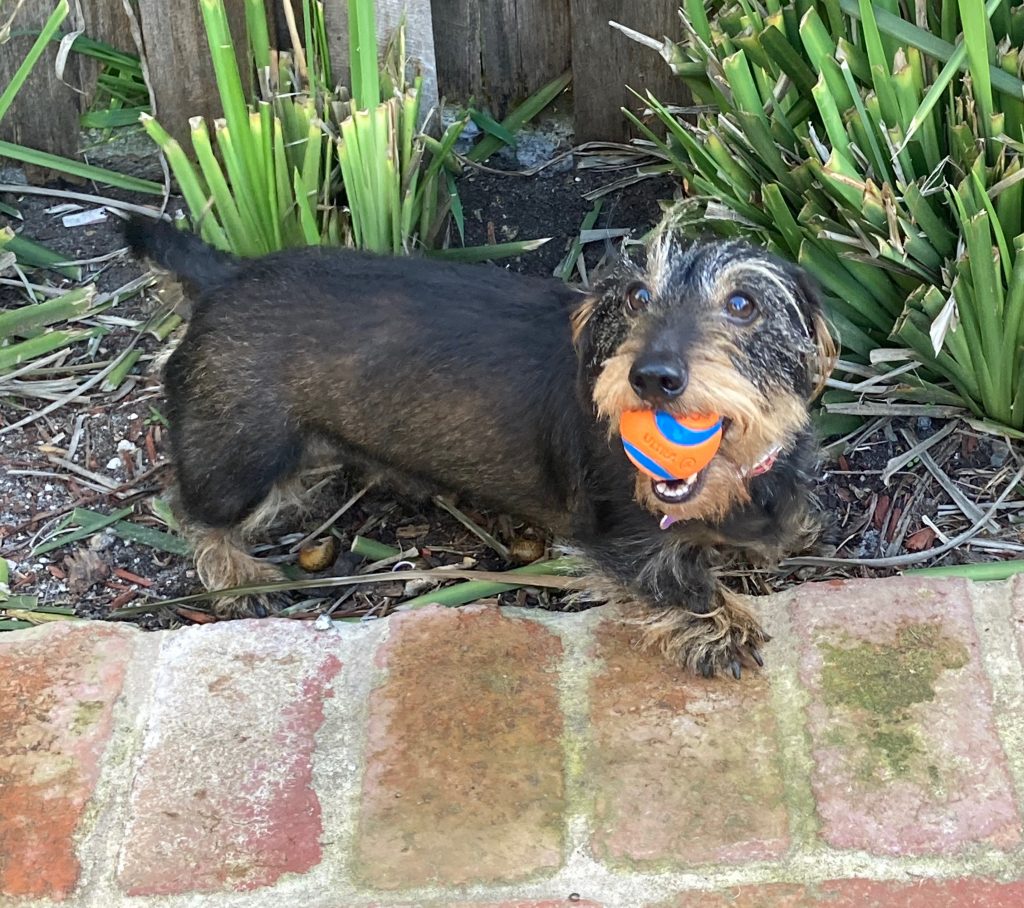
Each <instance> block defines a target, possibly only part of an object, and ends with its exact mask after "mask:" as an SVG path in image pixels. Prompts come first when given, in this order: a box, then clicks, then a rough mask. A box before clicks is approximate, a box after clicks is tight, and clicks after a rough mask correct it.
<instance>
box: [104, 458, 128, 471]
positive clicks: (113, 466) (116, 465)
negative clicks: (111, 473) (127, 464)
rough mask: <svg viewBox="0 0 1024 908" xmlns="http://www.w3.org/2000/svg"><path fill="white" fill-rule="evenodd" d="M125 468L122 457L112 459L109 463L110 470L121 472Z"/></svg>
mask: <svg viewBox="0 0 1024 908" xmlns="http://www.w3.org/2000/svg"><path fill="white" fill-rule="evenodd" d="M123 466H124V463H122V461H121V458H120V457H111V458H110V460H108V461H107V469H108V470H120V469H121V467H123Z"/></svg>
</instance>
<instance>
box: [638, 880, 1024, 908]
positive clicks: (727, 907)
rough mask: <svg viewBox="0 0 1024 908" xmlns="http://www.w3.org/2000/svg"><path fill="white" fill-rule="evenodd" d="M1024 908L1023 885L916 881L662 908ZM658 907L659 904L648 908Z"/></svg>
mask: <svg viewBox="0 0 1024 908" xmlns="http://www.w3.org/2000/svg"><path fill="white" fill-rule="evenodd" d="M820 905H827V906H828V908H1020V906H1021V905H1024V883H1020V882H1017V883H997V882H994V881H992V880H983V879H971V878H965V879H956V880H924V881H921V882H914V883H897V882H880V881H875V880H828V881H826V882H824V883H809V884H807V885H800V884H796V883H767V884H765V885H760V886H739V887H736V888H732V889H725V890H720V891H718V892H686V893H682V894H680V895H679V896H677V897H676V898H675V899H673V900H670V901H668V902H662V903H660V904H659V905H658V906H657V908H817V906H820ZM648 908H655V906H653V905H652V906H648Z"/></svg>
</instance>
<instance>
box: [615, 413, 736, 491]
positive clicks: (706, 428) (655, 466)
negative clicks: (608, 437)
mask: <svg viewBox="0 0 1024 908" xmlns="http://www.w3.org/2000/svg"><path fill="white" fill-rule="evenodd" d="M673 423H675V424H676V425H675V426H674V425H673ZM676 426H678V427H679V428H678V429H677V428H676ZM666 430H668V431H666ZM619 434H620V435H621V436H622V443H623V446H624V447H625V449H626V456H627V457H628V458H629V459H630V460H631V461H632V462H633V465H634V466H635V467H636V468H637V469H638V470H640V471H642V472H643V473H646V474H647V475H648V476H650V477H652V478H654V479H688V478H689V477H691V476H693V475H694V474H695V473H698V472H700V471H701V470H703V469H704V467H706V466H707V465H708V464H709V463H711V459H712V458H713V457H714V456H715V454H717V453H718V448H719V445H721V443H722V425H721V418H720V417H719V416H718V415H716V414H704V413H699V414H698V413H692V414H686V415H683V416H680V415H677V414H668V413H660V414H659V413H658V411H656V410H627V411H626V412H625V413H623V414H622V418H621V420H620V422H619ZM673 436H674V437H673Z"/></svg>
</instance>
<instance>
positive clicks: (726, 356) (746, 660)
mask: <svg viewBox="0 0 1024 908" xmlns="http://www.w3.org/2000/svg"><path fill="white" fill-rule="evenodd" d="M126 231H127V240H128V242H129V245H130V247H131V249H132V250H133V251H134V253H135V254H136V255H137V256H139V257H142V258H145V259H148V260H149V261H150V262H152V263H155V265H156V266H158V267H159V268H162V269H165V270H167V271H170V272H171V273H172V274H174V275H175V276H176V278H177V280H178V281H179V282H180V283H181V285H182V287H183V289H184V291H185V293H186V294H187V296H188V297H189V299H190V300H191V302H192V313H191V320H190V322H189V324H188V327H187V331H186V333H185V335H184V338H183V339H182V341H181V343H180V344H179V346H178V347H177V349H176V350H175V351H174V352H173V354H172V355H171V357H170V359H169V360H168V363H167V367H166V370H165V385H166V394H167V401H168V411H167V415H168V419H169V423H170V443H171V454H172V457H173V460H174V462H175V464H176V469H177V502H178V504H177V507H178V509H179V510H180V513H181V516H182V522H183V525H184V526H185V527H186V528H187V530H188V533H189V535H190V538H191V539H192V540H193V542H194V546H195V554H196V565H197V573H198V575H199V577H200V579H201V580H202V582H203V583H204V585H205V586H206V587H207V588H209V589H224V588H231V587H236V586H242V585H245V584H247V583H252V582H261V581H267V580H280V579H281V576H280V574H279V573H278V571H277V570H276V569H275V568H273V567H272V566H270V565H268V564H266V563H264V562H262V561H260V560H258V559H256V558H254V557H252V556H251V555H249V554H248V553H247V551H246V549H245V545H244V544H245V540H246V538H247V536H248V535H249V534H251V533H252V532H253V531H254V528H256V527H257V526H258V525H259V524H260V523H261V522H263V521H264V520H265V518H266V515H267V514H268V513H269V512H272V511H273V505H274V503H275V502H276V500H277V498H278V496H279V493H280V491H281V489H282V488H283V487H284V486H285V484H286V483H287V482H288V481H289V480H291V479H292V478H293V477H295V476H296V475H297V473H298V472H299V471H300V470H301V469H302V468H303V466H304V464H306V463H307V460H308V458H309V457H310V456H311V454H312V452H314V451H315V450H318V449H323V448H324V447H325V446H326V448H327V449H329V450H331V451H333V452H335V453H336V454H340V455H341V459H342V460H343V461H344V462H345V463H347V464H348V465H350V466H352V467H354V468H357V469H359V470H361V471H364V472H366V473H368V474H369V475H370V476H373V477H382V478H383V479H384V480H385V481H387V482H389V483H391V484H392V486H393V487H395V488H396V489H397V490H398V491H400V492H404V493H407V494H414V495H420V494H428V493H430V494H437V493H441V494H456V495H459V496H462V497H465V498H468V499H470V500H472V501H473V502H475V503H477V504H479V505H483V506H488V507H490V508H493V509H496V510H498V511H500V512H503V513H508V514H511V515H516V516H519V517H522V518H525V519H528V520H530V521H532V522H533V523H534V524H535V525H537V526H542V527H545V528H547V529H548V530H549V531H550V532H552V533H553V534H554V535H555V536H556V538H559V539H560V540H563V541H565V542H566V543H567V544H568V546H570V547H571V550H574V551H577V552H579V553H581V554H582V557H583V559H584V561H585V563H586V565H587V566H588V570H589V574H590V581H591V582H590V583H589V584H588V585H589V586H591V587H593V589H594V590H595V592H597V593H599V594H600V595H602V597H605V598H608V599H610V600H613V601H617V602H619V603H623V604H624V605H625V606H626V615H627V617H628V618H629V619H630V620H632V621H634V622H636V623H637V624H638V625H639V626H640V627H641V628H642V631H643V633H642V638H643V642H644V643H645V644H647V645H648V646H651V647H656V648H658V649H660V650H661V651H662V652H663V653H664V654H665V655H666V656H667V657H668V658H669V659H671V660H672V661H674V662H676V663H678V664H680V665H683V666H685V667H686V668H688V669H690V670H691V671H694V672H696V673H699V674H701V675H704V676H712V675H716V674H732V675H733V676H734V677H736V678H739V677H740V673H741V666H742V665H744V664H746V665H748V666H749V665H750V664H751V663H754V664H757V665H762V664H763V659H762V655H761V648H762V647H763V645H764V644H765V643H766V642H767V641H768V639H769V638H768V637H767V635H766V634H765V632H764V631H763V630H762V628H761V626H760V625H759V623H758V621H757V620H756V619H755V617H754V616H753V615H752V614H751V612H750V611H749V610H748V609H747V608H746V607H745V606H744V604H743V602H742V600H741V599H740V597H738V596H737V595H735V594H734V593H732V592H731V591H729V590H728V589H727V588H726V587H725V586H723V585H722V583H721V582H720V581H719V580H718V578H717V576H716V571H715V564H716V561H717V559H718V558H719V553H720V552H723V551H725V552H734V553H739V554H741V555H742V556H743V557H745V558H755V557H756V558H760V559H769V560H771V559H777V558H779V557H781V556H782V555H783V554H785V553H787V552H791V551H797V550H801V549H805V548H806V547H807V546H808V545H809V544H810V543H811V542H812V540H813V539H814V538H815V536H816V535H817V533H818V531H819V529H820V526H821V515H820V511H819V509H818V507H817V505H816V500H815V499H814V496H813V494H812V486H813V482H812V480H813V475H814V473H815V471H816V468H817V460H818V449H817V446H816V442H815V439H814V434H813V431H812V428H811V426H810V420H809V413H808V405H809V403H810V401H811V400H812V399H813V396H814V394H815V393H816V392H817V391H818V390H820V386H821V384H822V383H823V380H824V377H825V376H826V375H827V373H828V371H829V369H830V367H831V363H832V362H833V360H834V355H835V349H834V346H833V344H832V341H831V338H830V336H829V332H828V328H827V325H826V321H825V318H824V315H823V312H822V308H821V306H820V303H819V300H818V297H817V295H816V292H815V290H814V288H813V287H812V285H811V283H810V281H809V279H808V278H807V276H806V275H805V273H804V272H803V271H801V270H800V269H799V268H797V267H796V266H794V265H791V264H789V263H786V262H784V261H782V260H780V259H778V258H776V257H774V256H772V255H770V254H769V253H767V252H765V251H764V250H761V249H758V248H755V247H753V246H750V245H746V244H744V243H742V242H737V241H709V242H703V241H702V242H691V241H688V240H686V239H685V238H683V237H682V236H680V235H679V234H678V232H677V231H676V230H675V229H673V228H672V227H671V226H663V227H662V228H660V229H658V230H657V231H656V232H655V233H654V234H653V239H652V240H651V241H650V243H649V244H648V247H647V249H646V254H645V256H643V258H642V260H641V261H634V260H633V259H632V258H629V257H624V258H622V259H621V260H620V261H619V262H618V263H617V264H615V265H614V267H612V268H611V269H610V270H609V271H608V273H607V274H606V275H605V276H603V277H602V278H601V279H600V280H599V281H597V282H596V283H595V285H594V287H593V289H592V290H591V291H590V292H583V291H580V290H576V289H573V288H570V287H569V286H567V285H565V284H563V283H562V282H560V281H557V280H555V279H543V278H536V277H529V276H523V275H519V274H515V273H511V272H507V271H504V270H502V269H500V268H497V267H494V266H488V265H465V264H453V263H446V262H444V261H442V260H437V259H429V258H411V257H409V258H388V257H382V256H376V255H372V254H369V253H365V252H359V251H354V250H347V249H325V248H307V249H301V250H291V251H285V252H279V253H275V254H272V255H267V256H265V257H262V258H255V259H237V258H234V257H232V256H230V255H227V254H225V253H222V252H219V251H216V250H214V249H213V248H211V247H210V246H208V245H206V244H204V243H203V242H202V241H201V240H200V239H199V238H197V237H196V236H194V235H192V234H189V233H186V232H183V231H180V230H178V229H176V228H174V227H173V226H171V225H169V224H167V223H160V222H147V221H142V220H138V219H137V220H133V221H131V222H130V223H129V225H128V226H127V228H126ZM643 408H657V409H659V410H665V411H669V412H671V413H717V414H721V416H722V417H723V425H724V432H723V435H722V440H721V445H720V449H719V451H718V453H717V454H716V456H715V457H714V458H713V459H712V460H711V462H710V464H709V465H708V466H706V467H705V468H704V469H703V470H701V471H700V472H699V473H698V474H697V475H696V476H695V477H694V478H692V479H691V480H688V481H683V480H680V481H674V482H665V481H656V480H652V479H651V478H650V477H648V476H647V475H646V474H644V473H641V472H639V471H638V470H637V469H636V468H634V467H633V466H632V465H631V464H630V462H629V461H628V460H627V458H626V456H625V454H624V452H623V448H622V445H621V443H620V442H619V440H618V439H617V437H616V436H617V431H618V425H619V418H620V416H621V415H622V413H623V412H624V411H627V410H635V409H643ZM214 607H215V608H216V609H217V611H218V613H219V614H220V615H221V616H222V617H246V616H254V615H256V616H259V615H263V614H265V613H266V611H267V603H266V602H265V601H261V600H256V599H253V598H252V597H235V598H227V599H218V600H217V601H216V603H215V606H214Z"/></svg>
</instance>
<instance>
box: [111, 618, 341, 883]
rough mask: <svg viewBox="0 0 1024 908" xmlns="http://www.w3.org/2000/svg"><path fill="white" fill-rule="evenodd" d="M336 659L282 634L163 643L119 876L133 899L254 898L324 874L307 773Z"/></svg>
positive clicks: (211, 635) (216, 635) (294, 631)
mask: <svg viewBox="0 0 1024 908" xmlns="http://www.w3.org/2000/svg"><path fill="white" fill-rule="evenodd" d="M333 646H334V641H333V638H332V637H331V636H330V635H327V634H320V633H318V632H317V631H315V630H313V629H312V628H311V627H310V626H309V625H308V624H300V623H298V622H290V621H284V620H269V621H233V622H230V623H227V624H211V625H205V626H202V627H196V628H188V629H185V630H183V631H179V632H177V633H175V634H174V635H173V636H171V637H168V638H167V640H166V641H165V644H164V647H163V649H162V651H161V655H160V663H159V666H158V670H157V684H156V693H155V696H154V702H153V704H152V707H151V711H150V714H149V726H148V728H147V729H146V735H145V741H144V744H143V751H142V756H141V759H140V764H139V767H138V771H137V773H136V779H135V784H134V787H133V789H132V793H131V799H130V805H129V820H128V825H127V830H126V833H125V844H124V846H123V850H122V853H121V860H120V866H119V868H118V882H119V883H120V885H121V886H122V887H123V888H124V889H125V890H126V891H127V892H128V893H129V894H130V895H167V894H174V893H181V892H193V891H197V892H213V891H222V890H246V889H254V888H257V887H260V886H267V885H270V884H271V883H273V882H275V881H276V880H277V879H279V878H280V877H281V876H282V875H283V874H285V873H302V872H303V871H306V870H309V869H310V868H312V867H314V866H316V864H317V863H319V861H320V856H321V850H320V836H321V832H322V828H321V813H320V803H319V801H318V800H317V797H316V794H315V793H314V792H313V790H312V771H311V759H312V754H313V749H314V736H315V735H316V732H317V730H318V729H319V727H320V725H321V723H322V721H323V708H324V700H325V698H329V697H331V696H332V689H331V681H332V679H333V678H334V677H335V675H337V673H338V671H339V670H340V668H341V663H340V662H339V661H338V659H337V658H336V656H335V655H334V653H333V652H332V649H333Z"/></svg>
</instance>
